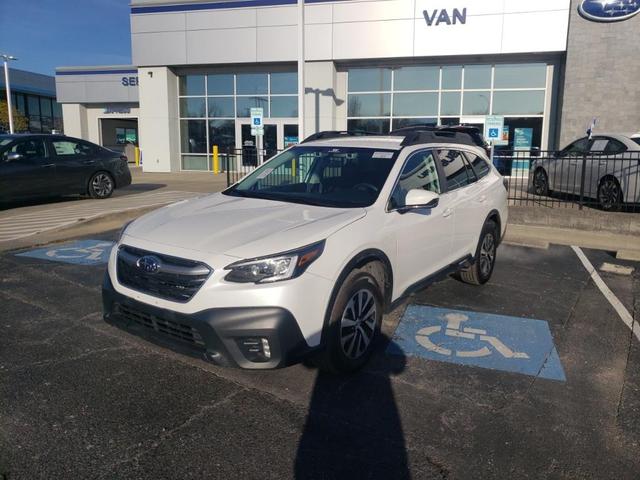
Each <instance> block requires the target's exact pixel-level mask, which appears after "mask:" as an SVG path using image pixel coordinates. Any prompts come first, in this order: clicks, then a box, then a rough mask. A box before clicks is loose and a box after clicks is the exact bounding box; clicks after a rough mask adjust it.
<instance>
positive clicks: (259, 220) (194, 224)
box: [126, 193, 366, 258]
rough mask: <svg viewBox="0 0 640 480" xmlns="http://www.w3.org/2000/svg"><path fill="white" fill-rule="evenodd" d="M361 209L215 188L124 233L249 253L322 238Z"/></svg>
mask: <svg viewBox="0 0 640 480" xmlns="http://www.w3.org/2000/svg"><path fill="white" fill-rule="evenodd" d="M365 215H366V211H365V210H364V209H363V208H348V209H346V208H329V207H316V206H310V205H302V204H297V203H288V202H277V201H272V200H260V199H254V198H240V197H231V196H228V195H223V194H221V193H216V194H213V195H208V196H206V197H202V198H197V199H193V200H187V201H183V202H178V203H176V204H173V205H168V206H166V207H164V208H161V209H159V210H156V211H154V212H151V213H149V214H147V215H144V216H143V217H140V218H139V219H137V220H136V221H135V222H133V223H132V224H131V225H129V227H128V228H127V230H126V236H127V237H134V238H137V239H140V240H148V241H150V242H153V243H157V244H164V245H170V246H173V247H178V248H183V249H189V250H197V251H200V252H206V253H211V254H224V255H229V256H232V257H237V258H251V257H257V256H262V255H269V254H272V253H278V252H284V251H287V250H291V249H294V248H298V247H302V246H304V245H308V244H310V243H313V242H316V241H319V240H323V239H325V238H327V237H328V236H329V235H331V234H333V233H335V232H337V231H338V230H340V229H341V228H343V227H344V226H346V225H349V224H350V223H352V222H354V221H356V220H358V219H360V218H362V217H364V216H365Z"/></svg>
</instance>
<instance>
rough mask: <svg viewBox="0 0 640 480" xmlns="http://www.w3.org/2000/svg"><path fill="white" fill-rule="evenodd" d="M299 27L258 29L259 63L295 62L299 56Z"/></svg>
mask: <svg viewBox="0 0 640 480" xmlns="http://www.w3.org/2000/svg"><path fill="white" fill-rule="evenodd" d="M297 31H298V27H296V26H295V25H294V26H285V27H260V28H258V41H257V48H258V55H257V56H258V60H257V61H258V62H281V61H287V60H288V61H294V60H296V59H297V55H298V40H297V39H298V37H297ZM274 47H275V48H274Z"/></svg>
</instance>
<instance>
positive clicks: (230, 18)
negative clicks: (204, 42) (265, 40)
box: [186, 8, 256, 30]
mask: <svg viewBox="0 0 640 480" xmlns="http://www.w3.org/2000/svg"><path fill="white" fill-rule="evenodd" d="M186 15H187V26H186V29H187V30H212V29H217V28H245V27H255V26H256V11H255V9H241V8H235V9H233V10H209V11H198V12H189V13H187V14H186Z"/></svg>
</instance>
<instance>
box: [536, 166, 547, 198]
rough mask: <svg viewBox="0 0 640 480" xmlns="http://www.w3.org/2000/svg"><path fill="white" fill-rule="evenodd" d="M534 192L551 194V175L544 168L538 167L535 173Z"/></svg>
mask: <svg viewBox="0 0 640 480" xmlns="http://www.w3.org/2000/svg"><path fill="white" fill-rule="evenodd" d="M533 192H534V193H535V194H536V195H540V196H542V197H547V196H549V177H548V176H547V172H545V171H544V170H543V169H542V168H538V169H537V170H536V171H535V173H534V174H533Z"/></svg>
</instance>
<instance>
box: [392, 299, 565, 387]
mask: <svg viewBox="0 0 640 480" xmlns="http://www.w3.org/2000/svg"><path fill="white" fill-rule="evenodd" d="M387 352H388V353H391V354H396V355H411V356H419V357H423V358H427V359H429V360H436V361H440V362H449V363H458V364H462V365H473V366H477V367H482V368H489V369H492V370H504V371H507V372H516V373H522V374H524V375H531V376H538V377H541V378H547V379H551V380H561V381H563V382H564V381H566V377H565V375H564V370H563V368H562V364H561V363H560V357H559V356H558V352H557V351H556V347H555V345H554V344H553V338H552V337H551V331H550V330H549V325H548V323H547V322H545V321H543V320H532V319H529V318H519V317H506V316H502V315H492V314H488V313H476V312H465V311H459V310H449V309H444V308H435V307H427V306H421V305H409V307H407V310H406V311H405V313H404V316H403V317H402V320H401V321H400V324H399V325H398V328H397V329H396V332H395V335H394V337H393V341H392V343H391V345H389V348H388V349H387Z"/></svg>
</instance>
